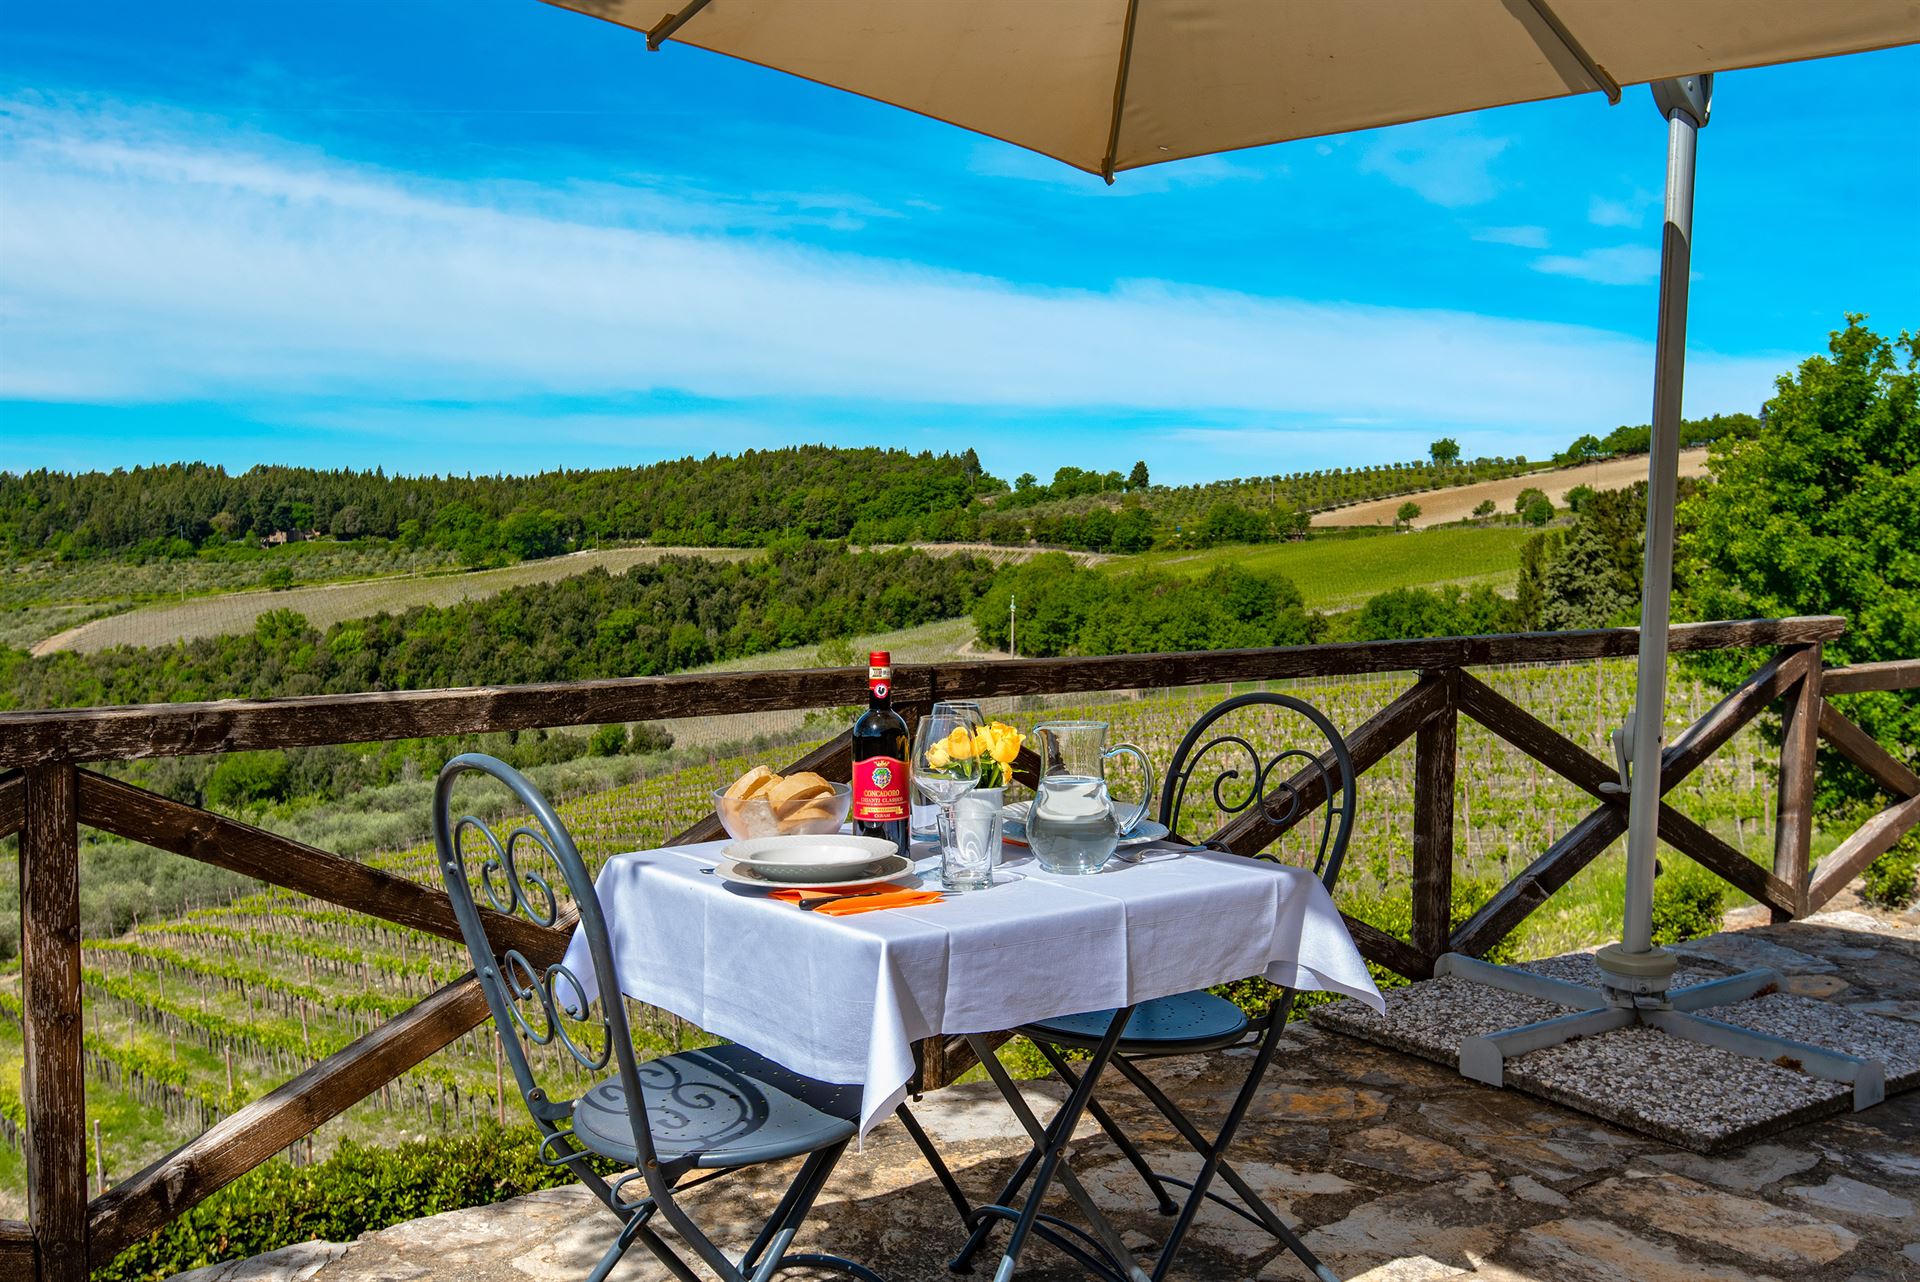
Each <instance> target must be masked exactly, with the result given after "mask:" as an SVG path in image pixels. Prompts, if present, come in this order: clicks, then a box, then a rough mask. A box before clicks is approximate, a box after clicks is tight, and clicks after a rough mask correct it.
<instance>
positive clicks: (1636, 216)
mask: <svg viewBox="0 0 1920 1282" xmlns="http://www.w3.org/2000/svg"><path fill="white" fill-rule="evenodd" d="M1659 203H1660V196H1659V195H1658V193H1655V192H1650V191H1635V192H1634V193H1633V194H1632V195H1631V196H1628V197H1626V198H1625V199H1623V200H1614V199H1612V198H1610V197H1607V196H1594V197H1592V198H1591V199H1589V200H1588V201H1587V221H1588V222H1590V223H1592V224H1593V225H1594V226H1595V227H1638V226H1640V225H1641V224H1643V223H1644V222H1646V220H1647V211H1648V210H1650V209H1652V208H1653V207H1654V206H1655V205H1658V204H1659Z"/></svg>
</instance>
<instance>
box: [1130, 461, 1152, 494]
mask: <svg viewBox="0 0 1920 1282" xmlns="http://www.w3.org/2000/svg"><path fill="white" fill-rule="evenodd" d="M1147 484H1148V482H1147V461H1146V460H1145V459H1139V460H1137V461H1136V462H1135V463H1134V465H1133V471H1131V472H1129V473H1127V488H1128V489H1130V490H1144V489H1146V488H1147Z"/></svg>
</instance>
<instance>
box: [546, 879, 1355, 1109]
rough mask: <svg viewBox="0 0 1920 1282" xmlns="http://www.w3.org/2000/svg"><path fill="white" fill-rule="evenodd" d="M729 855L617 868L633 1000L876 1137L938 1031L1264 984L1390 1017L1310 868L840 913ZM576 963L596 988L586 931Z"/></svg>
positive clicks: (614, 901)
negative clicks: (737, 875)
mask: <svg viewBox="0 0 1920 1282" xmlns="http://www.w3.org/2000/svg"><path fill="white" fill-rule="evenodd" d="M723 844H724V843H720V842H715V843H711V844H707V845H699V846H686V847H678V848H669V849H665V850H642V851H634V852H631V853H629V854H624V855H616V856H614V857H613V858H612V859H610V860H608V861H607V864H606V867H605V868H603V869H602V870H601V872H600V876H599V879H598V881H597V883H596V889H597V890H598V892H599V896H600V902H601V905H602V907H603V909H604V911H605V915H606V919H607V929H608V933H609V935H610V936H611V939H612V944H613V956H614V964H615V966H616V967H617V968H618V971H619V975H618V979H619V983H620V988H621V990H622V991H623V992H625V993H626V994H627V995H628V996H630V997H633V998H636V999H637V1000H639V1001H643V1002H646V1003H648V1004H650V1005H653V1006H658V1007H660V1008H662V1009H664V1010H669V1011H672V1012H673V1013H674V1014H676V1015H680V1016H682V1017H683V1018H685V1019H688V1020H691V1021H692V1022H693V1023H695V1024H697V1025H698V1026H700V1027H701V1028H704V1029H706V1030H707V1031H708V1032H710V1033H714V1034H716V1035H717V1036H720V1037H724V1038H727V1039H728V1040H730V1041H736V1042H740V1043H743V1044H744V1045H747V1046H750V1047H752V1048H753V1049H754V1050H756V1051H758V1052H760V1053H761V1054H762V1055H765V1056H767V1057H768V1058H769V1059H772V1060H774V1061H776V1062H778V1063H780V1064H783V1065H785V1066H786V1067H787V1068H789V1069H792V1070H793V1071H794V1072H797V1073H804V1074H806V1075H807V1076H809V1077H813V1078H817V1079H819V1080H822V1081H828V1082H859V1083H862V1084H863V1086H864V1088H865V1091H864V1096H863V1099H862V1103H861V1127H860V1129H861V1133H862V1134H863V1135H864V1134H865V1132H866V1130H867V1128H869V1127H870V1126H872V1125H873V1124H874V1123H875V1122H876V1121H878V1120H880V1119H882V1118H884V1117H885V1116H886V1115H887V1114H888V1113H889V1112H891V1111H892V1109H893V1106H894V1105H895V1104H897V1103H898V1102H899V1101H900V1100H901V1099H902V1098H903V1096H904V1090H905V1085H906V1082H907V1080H908V1078H909V1077H911V1076H912V1073H913V1050H912V1044H913V1043H914V1042H915V1041H917V1040H919V1039H921V1038H925V1037H931V1036H933V1035H934V1034H936V1033H981V1032H991V1031H993V1030H996V1029H1003V1028H1012V1027H1014V1026H1016V1025H1018V1024H1022V1023H1025V1022H1027V1021H1029V1020H1036V1019H1043V1018H1046V1017H1048V1016H1052V1015H1069V1014H1074V1013H1077V1012H1080V1011H1089V1010H1104V1009H1107V1008H1109V1007H1116V1006H1124V1005H1130V1004H1132V1003H1136V1002H1141V1001H1145V1000H1146V999H1148V998H1151V997H1165V996H1168V995H1170V994H1173V993H1179V992H1185V991H1187V990H1189V989H1194V988H1204V987H1206V986H1207V985H1209V984H1218V983H1223V982H1225V981H1227V980H1231V979H1239V978H1243V977H1246V976H1249V975H1265V976H1266V977H1267V978H1268V979H1270V980H1272V981H1273V982H1274V983H1276V984H1282V985H1287V986H1291V987H1294V988H1318V989H1326V990H1328V991H1331V992H1336V993H1345V994H1347V995H1348V996H1351V997H1357V998H1359V999H1360V1000H1362V1001H1364V1002H1366V1003H1367V1004H1369V1005H1371V1006H1373V1007H1374V1008H1375V1009H1376V1010H1384V1005H1383V1004H1382V1002H1381V1000H1380V994H1379V992H1378V990H1376V989H1375V988H1374V986H1373V981H1372V980H1371V979H1370V978H1369V977H1368V975H1367V969H1366V965H1365V963H1364V962H1363V961H1362V960H1361V957H1360V954H1359V952H1358V951H1357V950H1356V949H1355V948H1354V946H1353V940H1352V938H1351V937H1349V936H1348V934H1347V931H1346V927H1345V926H1344V925H1342V923H1341V921H1340V915H1339V913H1338V912H1337V911H1336V910H1335V909H1334V906H1333V900H1332V899H1331V897H1329V896H1328V894H1327V892H1326V888H1325V887H1323V886H1322V885H1321V884H1320V882H1319V881H1318V880H1317V879H1316V878H1314V877H1313V875H1312V874H1311V873H1309V872H1307V871H1305V870H1302V869H1298V868H1290V867H1285V866H1282V865H1278V864H1272V863H1267V862H1265V861H1257V860H1251V859H1242V858H1240V857H1238V856H1234V855H1222V854H1215V853H1212V852H1206V853H1200V854H1187V855H1182V856H1180V857H1178V858H1173V859H1163V860H1156V861H1150V862H1145V863H1139V864H1112V865H1109V866H1108V868H1107V869H1105V870H1104V871H1102V872H1100V873H1097V874H1094V875H1092V876H1081V877H1073V876H1056V875H1053V874H1050V873H1047V872H1044V871H1042V870H1041V869H1040V868H1039V866H1038V865H1037V864H1036V863H1035V862H1034V861H1033V860H1032V859H1024V860H1021V861H1019V862H1018V863H1016V864H1014V865H1013V866H1012V868H1011V869H1010V871H1013V872H1017V873H1020V874H1023V876H1022V879H1021V880H1019V881H1015V882H1012V883H1011V884H1007V885H1001V886H995V887H994V888H993V889H991V890H986V891H980V892H975V893H972V894H965V895H950V896H948V897H947V898H946V899H945V900H943V901H941V902H940V903H937V904H930V905H927V906H925V907H920V908H893V909H886V910H883V911H880V912H868V913H860V914H857V915H853V916H848V917H829V916H823V915H821V914H817V913H805V912H801V911H799V910H798V909H796V908H795V907H794V906H793V905H791V904H788V903H782V902H779V901H776V900H771V899H768V898H766V897H765V896H764V895H762V894H760V893H758V892H755V891H751V890H741V889H736V888H734V887H732V886H730V885H728V884H727V883H726V882H724V881H722V880H720V878H718V877H716V876H713V875H711V874H709V873H707V872H704V871H703V869H707V868H710V867H712V866H713V864H714V862H715V861H716V859H717V858H718V857H719V852H720V848H721V846H722V845H723ZM1010 853H1012V852H1010ZM934 865H937V860H931V861H923V863H922V865H921V866H922V868H927V867H930V866H934ZM937 880H938V873H937V871H936V872H934V874H933V875H932V876H931V877H930V878H929V882H930V883H937ZM565 964H566V966H567V967H568V968H569V969H570V970H571V971H572V972H573V973H574V974H575V975H577V976H579V978H580V980H581V982H582V983H584V984H585V985H586V986H587V988H588V990H589V991H592V989H593V985H594V983H595V978H594V972H593V964H592V961H591V959H590V958H589V957H588V954H587V947H586V941H585V939H584V938H583V937H582V936H581V935H580V934H579V933H578V932H577V931H576V933H575V935H574V939H573V942H572V944H571V946H570V947H569V948H568V950H567V955H566V959H565Z"/></svg>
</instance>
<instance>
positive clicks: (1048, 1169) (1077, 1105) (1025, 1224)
mask: <svg viewBox="0 0 1920 1282" xmlns="http://www.w3.org/2000/svg"><path fill="white" fill-rule="evenodd" d="M1132 1014H1133V1008H1132V1007H1131V1006H1127V1007H1123V1008H1121V1009H1120V1010H1119V1011H1117V1012H1115V1014H1114V1019H1113V1025H1112V1027H1110V1028H1108V1029H1107V1035H1106V1036H1105V1037H1103V1038H1101V1039H1100V1045H1099V1046H1098V1047H1096V1048H1095V1049H1094V1052H1093V1056H1092V1058H1090V1059H1089V1060H1088V1061H1087V1078H1088V1084H1089V1085H1091V1084H1092V1083H1093V1082H1097V1081H1098V1080H1099V1078H1100V1074H1101V1072H1102V1071H1104V1070H1105V1068H1106V1066H1107V1061H1109V1060H1110V1059H1112V1058H1113V1049H1114V1047H1115V1046H1117V1045H1119V1043H1120V1034H1121V1031H1122V1029H1123V1028H1124V1027H1125V1026H1126V1022H1127V1020H1128V1018H1129V1017H1131V1016H1132ZM981 1063H982V1065H983V1066H984V1067H985V1068H986V1070H987V1072H988V1073H989V1074H990V1075H991V1076H992V1077H993V1079H994V1081H995V1083H996V1084H997V1085H999V1086H1000V1090H1001V1093H1002V1094H1003V1095H1006V1096H1007V1103H1008V1105H1009V1106H1010V1107H1012V1108H1013V1109H1014V1112H1015V1113H1016V1114H1021V1113H1025V1112H1026V1107H1025V1104H1024V1103H1023V1102H1022V1101H1021V1099H1020V1092H1019V1089H1018V1087H1017V1086H1015V1085H1014V1084H1013V1083H1012V1081H1011V1080H1010V1079H1008V1078H1007V1072H1006V1069H1004V1068H1002V1067H1001V1065H1000V1062H999V1060H997V1059H994V1060H991V1061H989V1059H988V1057H986V1056H982V1057H981ZM1009 1088H1011V1089H1009ZM1091 1095H1092V1092H1091V1091H1090V1090H1089V1091H1073V1092H1069V1093H1068V1095H1067V1102H1066V1103H1065V1104H1063V1105H1061V1107H1060V1112H1059V1114H1058V1115H1057V1116H1056V1117H1055V1118H1054V1119H1053V1126H1051V1127H1048V1128H1046V1130H1045V1131H1044V1132H1042V1131H1041V1128H1040V1127H1039V1126H1038V1125H1037V1124H1034V1123H1033V1119H1031V1118H1030V1117H1022V1119H1021V1120H1022V1122H1023V1123H1025V1124H1028V1129H1029V1131H1030V1132H1033V1133H1037V1134H1041V1135H1044V1136H1046V1137H1047V1138H1048V1139H1049V1140H1050V1142H1049V1143H1048V1144H1047V1149H1046V1153H1045V1155H1044V1156H1042V1157H1041V1159H1040V1165H1039V1167H1038V1169H1036V1170H1035V1171H1034V1173H1033V1192H1032V1193H1031V1194H1029V1195H1028V1197H1027V1200H1026V1203H1025V1204H1024V1205H1023V1206H1022V1207H1021V1208H1020V1217H1019V1218H1018V1219H1016V1220H1015V1221H1014V1222H1013V1232H1012V1234H1011V1235H1009V1236H1008V1238H1007V1247H1006V1250H1005V1251H1003V1252H1002V1253H1001V1256H1000V1266H999V1268H997V1269H996V1270H994V1282H1011V1279H1012V1277H1013V1271H1014V1267H1015V1262H1016V1261H1017V1260H1018V1259H1019V1258H1020V1248H1021V1247H1023V1246H1025V1245H1026V1240H1027V1235H1028V1234H1029V1233H1030V1232H1032V1230H1033V1225H1034V1220H1035V1218H1036V1217H1037V1216H1038V1215H1039V1214H1040V1200H1041V1198H1042V1197H1043V1196H1044V1195H1045V1193H1046V1189H1047V1185H1048V1184H1050V1183H1052V1182H1053V1179H1054V1176H1055V1175H1056V1174H1059V1175H1060V1176H1061V1177H1062V1179H1061V1182H1062V1184H1063V1185H1064V1186H1065V1187H1066V1188H1067V1189H1068V1191H1069V1192H1070V1193H1072V1194H1074V1197H1075V1200H1076V1201H1084V1202H1085V1204H1086V1205H1085V1210H1086V1211H1087V1213H1088V1214H1089V1215H1090V1216H1091V1217H1092V1218H1093V1219H1094V1223H1095V1224H1096V1226H1098V1225H1100V1224H1104V1223H1105V1221H1104V1220H1102V1219H1101V1218H1100V1213H1099V1211H1098V1209H1097V1208H1095V1207H1094V1206H1093V1204H1092V1199H1091V1198H1088V1197H1086V1196H1085V1193H1084V1190H1082V1189H1081V1188H1080V1186H1079V1181H1078V1180H1077V1179H1075V1178H1074V1177H1073V1173H1072V1170H1071V1169H1070V1168H1068V1167H1065V1166H1063V1164H1062V1158H1063V1156H1064V1149H1065V1147H1066V1141H1067V1140H1069V1139H1070V1138H1072V1136H1073V1128H1074V1127H1075V1126H1076V1125H1078V1124H1079V1121H1080V1114H1081V1112H1082V1111H1083V1110H1084V1109H1085V1107H1086V1102H1087V1100H1088V1099H1089V1098H1091ZM1121 1251H1122V1252H1124V1251H1125V1247H1124V1246H1123V1247H1121ZM1135 1272H1136V1273H1137V1272H1138V1270H1137V1269H1136V1270H1135Z"/></svg>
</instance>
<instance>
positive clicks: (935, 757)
mask: <svg viewBox="0 0 1920 1282" xmlns="http://www.w3.org/2000/svg"><path fill="white" fill-rule="evenodd" d="M947 761H948V757H947V741H946V740H945V739H942V740H941V741H940V742H939V743H936V744H932V745H930V746H929V747H928V748H927V769H929V770H945V769H946V768H947Z"/></svg>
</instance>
